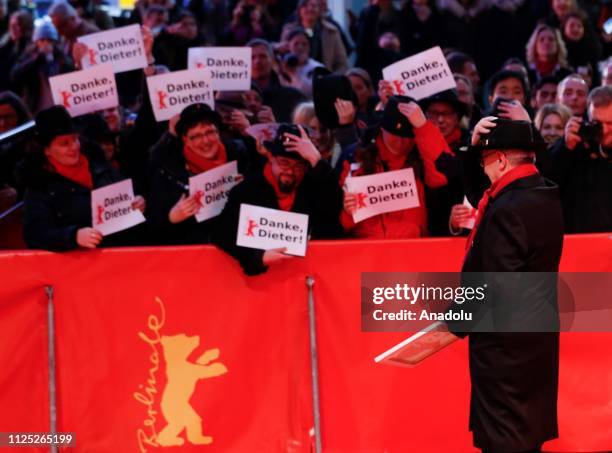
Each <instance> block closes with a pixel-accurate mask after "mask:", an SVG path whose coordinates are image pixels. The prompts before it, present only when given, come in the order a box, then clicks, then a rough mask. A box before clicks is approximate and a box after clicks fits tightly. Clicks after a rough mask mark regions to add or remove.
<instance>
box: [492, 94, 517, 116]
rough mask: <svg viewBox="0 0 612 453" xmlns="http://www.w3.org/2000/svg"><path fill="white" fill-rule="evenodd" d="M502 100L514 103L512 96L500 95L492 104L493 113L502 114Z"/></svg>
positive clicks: (494, 114) (495, 114)
mask: <svg viewBox="0 0 612 453" xmlns="http://www.w3.org/2000/svg"><path fill="white" fill-rule="evenodd" d="M502 102H507V103H509V104H512V102H514V100H513V99H510V98H506V97H503V96H498V97H497V98H495V102H493V105H492V106H491V115H493V116H499V114H500V111H499V104H501V103H502Z"/></svg>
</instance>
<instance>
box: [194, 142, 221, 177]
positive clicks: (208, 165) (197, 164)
mask: <svg viewBox="0 0 612 453" xmlns="http://www.w3.org/2000/svg"><path fill="white" fill-rule="evenodd" d="M218 146H219V151H218V152H217V157H215V158H214V159H206V158H205V157H202V156H201V155H199V154H198V153H196V152H195V151H193V150H192V149H191V148H189V147H188V146H183V155H184V156H185V160H186V161H187V169H188V170H189V171H190V172H191V173H193V174H195V175H199V174H200V173H203V172H205V171H208V170H212V169H213V168H216V167H218V166H219V165H223V164H225V163H227V152H226V151H225V145H223V143H221V142H219V145H218Z"/></svg>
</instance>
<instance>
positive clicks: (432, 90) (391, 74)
mask: <svg viewBox="0 0 612 453" xmlns="http://www.w3.org/2000/svg"><path fill="white" fill-rule="evenodd" d="M383 79H385V80H388V81H389V82H391V83H392V84H393V92H394V93H395V94H401V95H403V96H410V97H411V98H414V99H416V100H417V101H419V100H421V99H423V98H426V97H429V96H431V95H433V94H436V93H439V92H441V91H445V90H450V89H452V88H455V87H456V86H457V84H456V83H455V78H454V77H453V73H452V72H451V70H450V68H449V67H448V63H447V62H446V58H444V54H443V53H442V49H440V47H432V48H431V49H429V50H426V51H424V52H421V53H418V54H416V55H413V56H411V57H408V58H404V59H403V60H401V61H398V62H396V63H393V64H392V65H390V66H387V67H386V68H384V69H383Z"/></svg>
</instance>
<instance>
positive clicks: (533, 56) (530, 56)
mask: <svg viewBox="0 0 612 453" xmlns="http://www.w3.org/2000/svg"><path fill="white" fill-rule="evenodd" d="M546 30H547V31H550V32H551V33H552V34H553V35H555V41H557V63H558V64H559V66H562V67H564V66H567V48H566V47H565V43H564V42H563V38H562V37H561V32H560V31H559V30H557V29H556V28H554V27H551V26H550V25H546V24H539V25H538V26H537V27H536V28H535V30H533V33H532V34H531V36H530V38H529V42H527V46H526V50H527V63H529V64H530V65H531V66H535V64H536V62H537V61H538V56H537V51H536V42H537V40H538V36H539V35H540V33H542V32H543V31H546Z"/></svg>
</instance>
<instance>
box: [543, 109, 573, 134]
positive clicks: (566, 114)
mask: <svg viewBox="0 0 612 453" xmlns="http://www.w3.org/2000/svg"><path fill="white" fill-rule="evenodd" d="M549 115H558V116H559V118H561V122H562V123H563V127H565V125H566V124H567V122H568V121H569V119H570V118H571V116H572V112H571V110H570V109H568V108H567V107H566V106H564V105H559V104H544V105H543V106H542V107H541V108H540V110H538V113H537V114H536V116H535V120H534V121H533V122H534V123H535V127H536V129H537V130H540V129H542V124H544V120H545V119H546V117H547V116H549Z"/></svg>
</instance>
